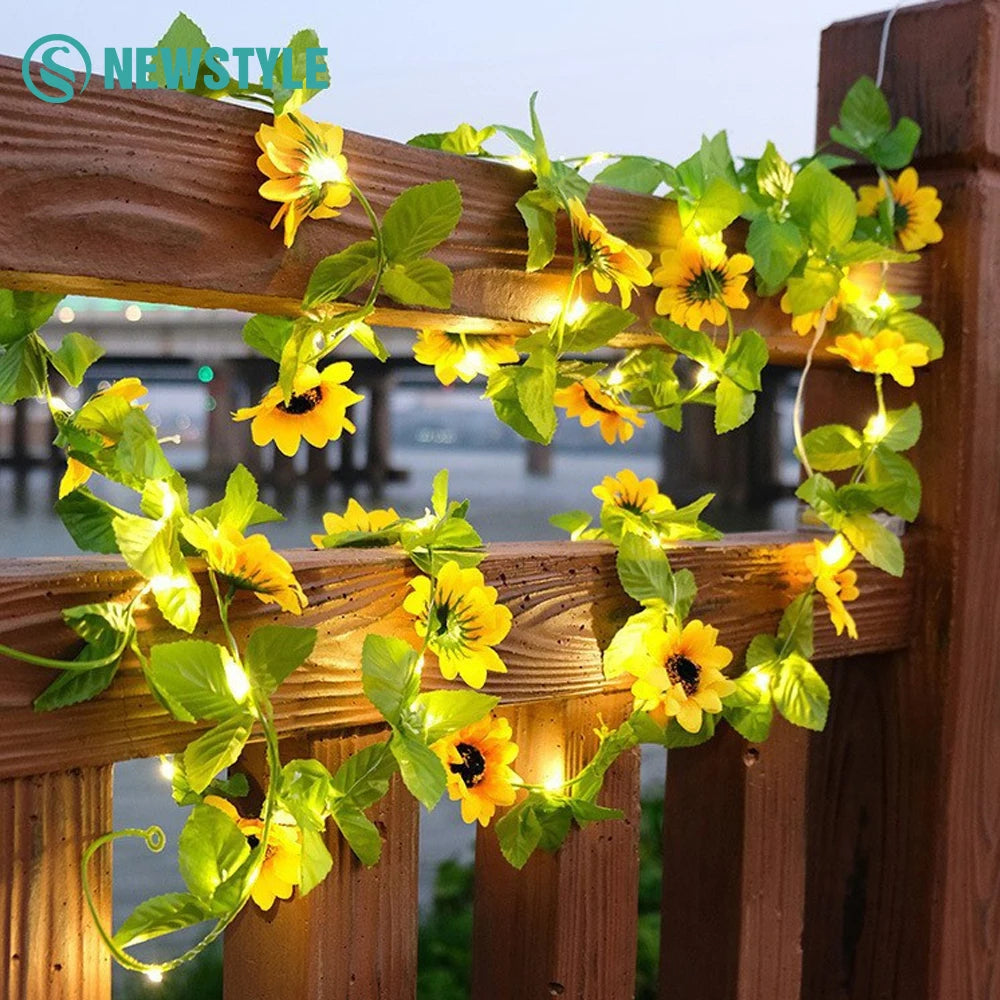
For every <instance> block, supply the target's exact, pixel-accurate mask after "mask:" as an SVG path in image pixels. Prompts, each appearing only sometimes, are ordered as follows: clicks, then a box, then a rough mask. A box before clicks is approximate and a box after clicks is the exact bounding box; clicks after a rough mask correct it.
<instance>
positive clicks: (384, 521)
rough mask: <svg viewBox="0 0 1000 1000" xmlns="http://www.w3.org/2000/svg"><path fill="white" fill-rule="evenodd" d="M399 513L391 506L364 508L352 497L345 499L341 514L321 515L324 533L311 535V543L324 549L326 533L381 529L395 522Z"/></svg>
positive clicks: (336, 533) (337, 533)
mask: <svg viewBox="0 0 1000 1000" xmlns="http://www.w3.org/2000/svg"><path fill="white" fill-rule="evenodd" d="M398 520H399V515H398V514H397V513H396V511H395V510H394V509H393V508H392V507H387V508H386V509H385V510H365V509H364V507H362V506H361V504H359V503H358V501H357V500H355V499H354V497H351V499H350V500H348V501H347V510H345V511H344V513H343V514H334V513H332V512H331V513H327V514H324V515H323V530H324V532H325V534H322V535H313V536H312V543H313V545H315V546H316V548H318V549H325V548H326V547H327V546H326V545H325V544H324V539H325V538H326V537H327V536H328V535H340V534H343V533H344V532H345V531H363V532H369V531H381V530H382V529H383V528H388V527H389V525H390V524H395V523H396V522H397V521H398Z"/></svg>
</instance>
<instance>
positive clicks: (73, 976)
mask: <svg viewBox="0 0 1000 1000" xmlns="http://www.w3.org/2000/svg"><path fill="white" fill-rule="evenodd" d="M111 826H112V816H111V768H110V767H95V768H82V769H76V770H72V771H62V772H57V773H51V774H44V775H41V776H38V777H31V778H15V779H11V780H7V781H0V872H3V880H2V883H0V939H2V941H3V951H4V954H3V959H2V961H0V996H3V997H5V998H6V1000H41V998H44V1000H81V998H86V1000H110V997H111V958H110V956H109V955H108V952H107V951H106V950H105V948H104V945H103V944H102V943H101V940H100V938H99V937H98V935H97V931H96V930H95V929H94V925H93V922H92V921H91V917H90V913H89V912H88V910H87V908H86V905H85V903H84V900H83V886H82V883H81V880H80V856H81V854H82V853H83V850H84V848H85V847H86V846H87V845H88V844H89V843H90V842H91V841H92V840H93V839H94V838H95V837H97V836H99V835H100V834H102V833H105V832H106V831H107V830H109V829H110V828H111ZM89 874H90V879H91V885H92V888H93V891H94V898H95V901H96V903H97V906H98V908H99V910H100V911H101V914H102V918H103V920H104V922H105V924H106V925H109V924H110V922H111V851H110V849H107V850H104V851H102V852H100V854H99V855H98V856H97V857H96V858H94V860H93V863H92V865H91V868H90V873H89Z"/></svg>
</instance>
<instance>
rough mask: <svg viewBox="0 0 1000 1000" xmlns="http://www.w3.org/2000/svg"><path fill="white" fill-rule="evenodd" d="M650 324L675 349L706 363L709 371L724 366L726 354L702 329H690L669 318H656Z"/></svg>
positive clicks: (692, 358) (703, 363) (679, 352)
mask: <svg viewBox="0 0 1000 1000" xmlns="http://www.w3.org/2000/svg"><path fill="white" fill-rule="evenodd" d="M650 326H651V327H652V328H653V329H654V330H655V331H656V332H657V333H658V334H659V335H660V336H661V337H662V338H663V339H664V340H665V341H666V342H667V343H668V344H669V345H670V346H671V347H672V348H673V349H674V350H675V351H677V353H678V354H683V355H684V356H685V357H688V358H690V359H691V360H692V361H697V362H699V363H700V364H702V365H704V366H705V367H706V368H708V369H709V371H713V372H714V371H718V369H719V368H721V367H722V363H723V359H724V357H725V355H724V354H723V353H722V351H720V350H719V348H717V347H716V346H715V344H713V343H712V338H711V337H709V336H708V334H706V333H702V332H701V330H689V329H688V328H687V327H686V326H680V325H679V324H677V323H674V322H672V321H671V320H668V319H663V318H657V319H654V320H653V321H652V322H651V323H650Z"/></svg>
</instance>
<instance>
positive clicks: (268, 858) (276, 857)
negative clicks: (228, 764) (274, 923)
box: [205, 795, 302, 910]
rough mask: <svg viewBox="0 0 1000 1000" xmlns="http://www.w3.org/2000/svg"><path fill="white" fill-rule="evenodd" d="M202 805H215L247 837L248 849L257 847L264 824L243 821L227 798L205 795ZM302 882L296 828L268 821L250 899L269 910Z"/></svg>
mask: <svg viewBox="0 0 1000 1000" xmlns="http://www.w3.org/2000/svg"><path fill="white" fill-rule="evenodd" d="M205 805H207V806H215V808H216V809H220V810H221V811H222V812H224V813H225V814H226V815H227V816H228V817H229V818H230V819H231V820H232V821H233V822H234V823H235V824H236V825H237V826H238V827H239V830H240V833H242V834H243V836H244V837H246V838H247V842H248V843H249V844H250V848H251V849H254V848H256V847H257V845H258V844H260V838H261V836H262V835H263V833H264V823H263V821H262V820H259V819H246V818H245V817H243V816H241V815H240V814H239V813H238V812H237V811H236V807H235V806H234V805H233V804H232V802H230V801H229V800H228V799H224V798H222V797H221V796H219V795H206V796H205ZM301 880H302V843H301V840H300V835H299V831H298V828H297V827H294V826H286V825H285V824H283V823H275V822H274V821H272V822H271V828H270V830H269V831H268V835H267V847H265V848H264V860H263V862H262V863H261V866H260V871H259V872H258V874H257V878H256V880H255V881H254V884H253V887H252V888H251V890H250V898H251V899H252V900H253V901H254V902H255V903H256V904H257V905H258V906H259V907H260V908H261V909H262V910H269V909H271V907H272V906H273V905H274V901H275V899H289V898H290V897H291V895H292V889H293V888H294V887H295V886H297V885H298V884H299V882H301Z"/></svg>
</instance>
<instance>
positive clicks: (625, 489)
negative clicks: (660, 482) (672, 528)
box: [591, 469, 674, 514]
mask: <svg viewBox="0 0 1000 1000" xmlns="http://www.w3.org/2000/svg"><path fill="white" fill-rule="evenodd" d="M591 492H592V493H593V494H594V496H595V497H597V499H598V500H600V501H601V503H602V504H611V506H612V507H621V508H622V510H627V511H631V512H632V513H633V514H659V513H660V512H662V511H665V510H673V509H674V505H673V502H672V501H671V499H670V498H669V497H666V496H664V495H663V494H662V493H661V492H660V490H659V488H658V487H657V485H656V480H655V479H640V478H639V477H638V476H637V475H636V474H635V473H634V472H633V471H632V470H631V469H622V470H621V472H619V473H618V474H617V475H616V476H613V477H612V476H605V477H604V479H602V480H601V484H600V486H595V487H594V488H593V490H591Z"/></svg>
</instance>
